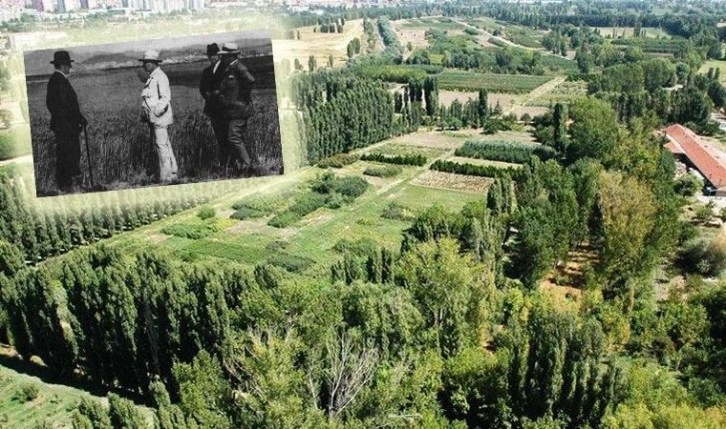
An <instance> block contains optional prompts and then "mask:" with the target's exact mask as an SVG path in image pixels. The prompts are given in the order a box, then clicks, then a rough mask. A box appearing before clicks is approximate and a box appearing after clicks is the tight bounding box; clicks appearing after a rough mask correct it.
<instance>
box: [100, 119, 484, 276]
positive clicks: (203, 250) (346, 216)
mask: <svg viewBox="0 0 726 429" xmlns="http://www.w3.org/2000/svg"><path fill="white" fill-rule="evenodd" d="M416 135H420V136H421V138H427V139H431V138H432V137H431V136H430V135H428V134H427V133H416V134H413V135H409V136H408V137H410V139H409V140H411V139H413V140H412V141H415V140H416V139H415V136H416ZM467 137H468V136H467V135H461V136H459V137H457V140H459V141H460V142H461V143H463V142H464V140H465V139H466V138H467ZM368 150H369V151H370V152H375V153H384V154H386V155H411V154H423V155H425V156H427V157H428V158H429V160H431V161H432V160H433V159H434V158H437V157H447V156H450V155H451V154H452V153H453V147H450V148H444V147H440V148H439V147H420V146H416V145H414V144H406V143H402V142H398V141H395V142H394V141H388V142H385V143H383V144H381V145H377V146H375V147H373V148H371V149H368ZM370 165H371V163H368V162H363V161H358V162H355V163H353V164H351V165H348V166H345V167H344V168H341V169H337V170H335V172H336V174H337V175H339V176H348V175H356V176H360V175H362V173H363V171H364V170H365V169H366V168H367V167H369V166H370ZM402 167H403V168H402V172H401V173H400V174H398V175H396V176H394V177H389V178H380V177H366V178H367V180H368V181H369V182H370V183H371V185H372V186H371V187H370V188H369V189H368V191H367V192H366V193H365V194H363V195H362V196H361V197H359V198H357V199H356V200H355V201H354V202H353V203H351V204H345V205H342V206H341V207H340V208H337V209H331V208H325V207H323V208H320V209H317V210H315V211H314V212H312V213H310V214H309V215H307V216H305V217H303V219H302V220H300V221H298V222H296V223H294V224H293V225H291V226H289V227H286V228H274V227H272V226H269V225H267V222H268V221H269V220H270V218H271V217H273V216H274V213H279V212H280V211H282V210H283V209H284V208H285V207H287V206H289V205H290V204H291V202H292V201H293V200H294V199H295V198H296V197H297V196H299V195H301V194H302V193H304V192H305V191H306V188H307V187H308V186H309V183H310V181H311V180H313V179H315V178H316V177H318V176H320V175H321V174H323V170H321V169H319V168H304V169H301V170H298V171H296V172H293V173H292V174H289V175H285V176H281V177H276V178H266V179H265V180H266V183H267V185H266V186H265V188H264V189H262V190H260V191H259V192H254V190H253V189H250V191H249V192H245V193H235V194H233V195H228V196H226V197H223V198H222V199H220V200H218V201H216V202H214V203H213V204H212V205H213V207H214V208H215V209H216V212H217V217H218V219H216V220H213V222H216V225H217V226H218V231H216V232H213V233H211V234H209V235H206V236H204V237H202V238H198V239H191V238H184V237H177V236H172V235H169V234H164V233H163V232H162V230H164V229H165V228H166V227H168V226H169V225H173V224H180V225H193V224H196V223H199V219H197V217H196V211H187V212H184V213H181V214H179V215H176V216H172V217H170V218H167V219H163V220H161V221H158V222H155V223H154V224H152V225H149V226H147V227H144V228H140V229H139V230H137V231H134V232H130V233H127V234H123V235H121V236H119V237H114V238H112V239H110V240H109V241H107V242H108V243H110V245H112V246H115V247H120V248H123V249H128V250H129V251H132V250H134V249H139V248H145V247H149V246H153V247H157V248H161V249H167V250H168V251H170V252H172V253H174V254H175V255H179V256H181V257H183V258H189V259H193V260H205V259H206V260H210V261H214V260H218V261H219V260H225V261H233V262H236V263H239V264H241V265H243V266H246V267H250V268H251V267H253V266H254V265H256V264H258V263H260V262H263V261H271V260H272V258H275V257H277V256H279V255H280V254H282V255H284V256H285V257H290V258H304V259H307V260H310V261H312V263H313V264H312V265H311V266H309V267H308V268H305V269H304V271H303V272H304V274H305V275H306V276H311V277H319V276H327V275H329V266H330V261H331V260H333V259H334V258H336V257H337V255H338V253H337V252H336V250H335V249H334V246H335V245H336V243H338V242H339V241H341V240H347V241H353V242H355V241H357V240H360V239H367V238H371V237H375V241H376V243H377V244H378V245H380V246H385V247H387V248H389V249H391V250H396V251H397V250H398V247H399V246H400V242H401V232H402V231H403V229H405V228H406V227H408V226H409V224H410V222H406V221H400V220H392V219H386V218H384V217H382V213H383V211H384V210H385V209H386V207H387V206H389V205H390V204H391V203H393V202H395V203H398V204H401V205H402V206H404V207H405V208H406V210H407V211H409V212H410V213H412V214H415V213H418V212H420V211H421V210H423V209H425V208H428V207H430V206H432V205H434V204H442V205H444V206H445V207H447V208H448V209H449V210H457V209H460V208H461V207H463V205H464V204H465V203H466V202H468V201H473V200H477V199H480V198H483V197H484V196H483V195H481V194H476V193H471V192H458V191H454V190H450V189H438V188H431V187H426V186H417V185H412V184H411V181H412V180H413V179H415V178H416V177H418V176H420V175H422V174H425V173H426V171H427V169H426V167H411V166H402ZM281 198H282V199H283V201H282V205H281V204H280V199H281ZM233 205H236V206H241V205H244V206H247V207H252V208H264V209H266V210H267V209H270V210H272V212H271V213H269V214H266V215H263V216H262V217H260V218H255V219H245V220H242V221H238V220H233V219H227V218H228V217H229V215H230V214H231V213H232V212H233V211H234V210H233V209H232V206H233ZM273 263H274V262H273Z"/></svg>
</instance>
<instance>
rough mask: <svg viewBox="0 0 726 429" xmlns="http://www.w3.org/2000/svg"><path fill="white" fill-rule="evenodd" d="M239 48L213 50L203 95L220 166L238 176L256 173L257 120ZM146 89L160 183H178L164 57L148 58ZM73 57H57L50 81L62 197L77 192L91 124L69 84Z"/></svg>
mask: <svg viewBox="0 0 726 429" xmlns="http://www.w3.org/2000/svg"><path fill="white" fill-rule="evenodd" d="M238 56H239V50H238V48H237V45H236V44H234V43H224V44H223V46H222V49H220V48H219V46H218V45H217V44H216V43H213V44H211V45H208V46H207V57H208V58H209V61H210V63H211V65H210V66H209V67H207V68H206V69H204V71H203V73H202V78H201V81H200V92H201V94H202V97H203V98H204V100H205V106H204V113H205V114H206V115H207V116H208V117H209V119H210V122H211V124H212V128H213V130H214V135H215V138H216V140H217V143H218V145H219V164H220V166H221V167H230V164H231V163H232V164H233V165H232V166H233V167H234V168H236V169H237V173H243V174H244V173H250V170H251V168H252V161H251V159H250V156H249V154H248V152H247V148H246V147H245V142H246V140H248V137H247V136H246V131H247V120H248V119H249V118H250V117H251V116H252V115H253V114H254V105H253V103H252V83H253V82H254V81H255V79H254V77H253V76H252V75H251V74H250V72H249V70H248V69H247V68H246V67H245V66H244V65H243V64H242V63H241V62H240V61H239V59H238ZM139 61H140V62H141V63H142V68H143V71H144V73H143V76H144V81H145V82H144V87H143V89H142V91H141V100H142V102H141V119H142V122H144V123H146V124H147V125H148V127H149V133H150V136H151V140H152V141H153V143H154V145H155V148H156V151H157V155H158V158H159V181H160V182H161V183H163V184H166V183H173V182H175V181H177V180H178V166H177V162H176V157H175V156H174V151H173V149H172V145H171V142H170V140H169V133H168V129H167V128H168V127H169V125H171V124H172V123H173V122H174V116H173V112H172V108H171V89H170V84H169V78H168V77H167V76H166V74H165V73H164V72H163V71H162V70H161V68H160V64H161V62H162V60H161V59H160V58H159V52H158V51H153V50H149V51H146V52H145V53H144V55H143V57H142V58H139ZM73 62H74V61H73V60H71V57H70V54H69V53H68V51H57V52H55V54H54V56H53V61H51V64H53V65H54V67H55V72H54V73H53V74H52V75H51V77H50V80H49V81H48V92H47V97H46V105H47V107H48V110H49V111H50V115H51V123H50V127H51V130H52V131H53V133H54V134H55V141H56V182H57V185H58V190H59V192H61V193H68V192H72V191H73V188H74V181H75V180H76V179H77V178H78V176H79V175H80V174H81V170H80V157H81V148H80V133H81V131H84V130H85V128H86V125H87V124H88V121H87V120H86V118H85V117H84V116H83V115H82V114H81V110H80V107H79V103H78V97H77V95H76V92H75V91H74V90H73V87H72V86H71V84H70V82H69V81H68V74H69V73H70V70H71V67H72V63H73Z"/></svg>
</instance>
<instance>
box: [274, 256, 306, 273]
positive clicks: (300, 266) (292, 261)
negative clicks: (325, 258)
mask: <svg viewBox="0 0 726 429" xmlns="http://www.w3.org/2000/svg"><path fill="white" fill-rule="evenodd" d="M267 263H269V264H270V265H274V266H276V267H279V268H282V269H284V270H285V271H288V272H291V273H301V272H303V271H305V270H306V269H307V268H308V267H310V266H311V265H312V264H314V263H315V261H313V260H312V259H310V258H305V257H302V256H295V255H290V254H287V253H278V254H276V255H274V256H271V257H270V258H268V259H267Z"/></svg>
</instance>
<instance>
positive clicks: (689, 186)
mask: <svg viewBox="0 0 726 429" xmlns="http://www.w3.org/2000/svg"><path fill="white" fill-rule="evenodd" d="M702 187H703V181H701V180H700V179H699V178H698V177H696V176H694V175H693V174H684V175H682V176H681V177H679V178H678V179H676V181H675V183H673V190H675V191H676V193H678V194H679V195H683V196H686V197H692V196H694V195H695V194H696V193H698V192H700V191H701V188H702Z"/></svg>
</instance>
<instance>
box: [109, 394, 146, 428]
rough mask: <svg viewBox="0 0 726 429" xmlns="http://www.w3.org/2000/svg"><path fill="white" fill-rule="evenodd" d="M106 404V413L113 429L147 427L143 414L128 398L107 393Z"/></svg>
mask: <svg viewBox="0 0 726 429" xmlns="http://www.w3.org/2000/svg"><path fill="white" fill-rule="evenodd" d="M108 404H109V410H108V414H109V417H110V418H111V425H112V426H113V428H114V429H144V428H146V427H147V424H146V419H144V416H143V415H141V413H139V411H138V410H137V409H136V406H135V405H134V403H133V402H131V401H129V400H128V399H124V398H122V397H120V396H118V395H116V394H114V393H109V394H108Z"/></svg>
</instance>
